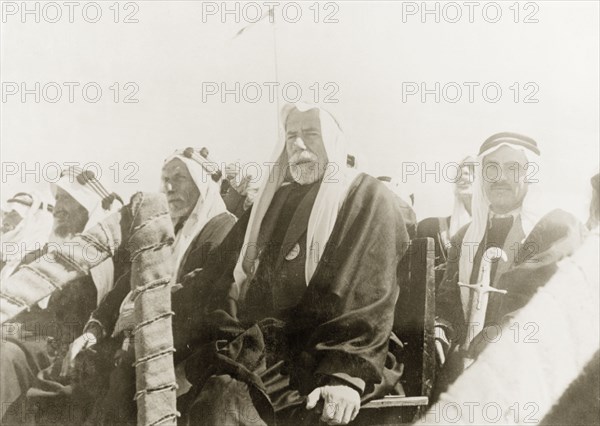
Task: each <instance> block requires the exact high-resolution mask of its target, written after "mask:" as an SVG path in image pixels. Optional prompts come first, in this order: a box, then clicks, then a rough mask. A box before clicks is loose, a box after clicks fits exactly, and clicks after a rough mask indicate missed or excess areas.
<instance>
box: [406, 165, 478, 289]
mask: <svg viewBox="0 0 600 426" xmlns="http://www.w3.org/2000/svg"><path fill="white" fill-rule="evenodd" d="M474 163H475V159H474V158H471V157H466V158H465V159H463V160H462V161H461V162H460V163H459V174H458V176H457V179H456V182H455V184H454V207H453V209H452V215H450V216H445V217H428V218H426V219H423V220H422V221H420V222H419V224H418V225H417V238H426V237H429V238H433V239H434V241H435V284H436V288H437V287H438V286H439V284H440V282H441V281H442V278H443V277H444V270H445V269H444V268H445V264H446V261H447V258H448V248H449V247H450V240H451V239H452V238H453V237H454V236H455V235H456V233H457V232H458V231H459V230H460V229H461V228H462V227H463V226H465V225H466V224H467V223H469V222H470V221H471V199H472V198H473V165H474Z"/></svg>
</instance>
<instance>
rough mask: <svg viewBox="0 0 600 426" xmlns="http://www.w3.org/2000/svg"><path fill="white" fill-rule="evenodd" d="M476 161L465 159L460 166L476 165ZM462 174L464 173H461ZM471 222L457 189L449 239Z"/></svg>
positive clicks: (469, 158)
mask: <svg viewBox="0 0 600 426" xmlns="http://www.w3.org/2000/svg"><path fill="white" fill-rule="evenodd" d="M474 162H475V160H474V159H473V158H471V157H466V158H464V159H463V160H462V161H461V162H460V163H459V166H460V167H461V169H462V167H464V166H467V165H470V164H472V163H474ZM460 173H462V171H460ZM473 177H474V176H473V175H471V182H473V180H472V179H473ZM470 221H471V214H470V213H469V211H468V210H467V208H466V207H465V204H464V203H463V201H462V200H461V198H460V195H459V194H457V193H456V189H455V191H454V208H453V210H452V216H450V227H449V228H448V237H449V238H448V239H450V238H452V237H453V236H454V235H455V234H456V233H457V232H458V231H459V229H460V228H462V227H463V226H465V225H466V224H467V223H469V222H470Z"/></svg>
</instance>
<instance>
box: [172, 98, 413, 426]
mask: <svg viewBox="0 0 600 426" xmlns="http://www.w3.org/2000/svg"><path fill="white" fill-rule="evenodd" d="M281 117H282V119H281V123H282V124H283V126H284V128H283V129H282V130H283V134H282V136H281V138H280V139H279V141H278V143H277V146H276V148H275V153H274V160H273V162H272V163H271V164H273V167H272V168H271V169H270V173H269V176H265V179H264V181H263V182H264V183H263V185H262V187H261V188H260V189H259V192H258V195H257V198H256V200H255V202H254V205H253V207H252V209H251V210H249V211H247V212H246V213H245V214H244V215H243V216H242V217H241V218H240V220H239V221H238V223H237V224H236V226H234V228H233V229H232V231H231V232H230V233H229V235H228V236H227V237H226V239H225V240H224V241H223V243H222V244H221V246H220V247H219V248H218V249H217V250H216V251H215V253H214V256H211V257H210V258H209V261H208V264H207V265H206V266H205V267H204V269H203V271H202V272H201V273H200V274H198V275H197V276H196V277H195V278H194V283H193V284H194V285H190V286H189V287H188V289H189V297H187V300H189V301H190V303H189V306H188V312H189V313H187V314H185V313H183V312H182V314H183V315H182V314H179V315H176V316H175V317H174V321H178V319H177V318H178V317H179V321H183V322H182V326H181V327H174V331H175V332H176V334H175V336H174V338H175V347H176V349H177V352H176V354H178V353H179V352H180V351H182V352H185V353H186V354H188V353H190V351H191V352H192V355H191V356H190V357H189V358H188V359H187V360H186V365H185V367H186V368H185V373H186V378H187V380H188V381H189V383H190V384H191V385H192V388H191V390H190V392H192V393H193V395H194V400H193V402H192V404H191V405H190V406H189V408H187V407H186V409H185V410H182V412H183V415H184V418H185V420H186V421H188V422H189V424H200V423H201V424H252V425H257V424H266V423H268V424H273V423H281V424H300V423H302V422H305V423H309V424H314V423H316V422H318V420H319V418H321V419H322V420H323V421H326V422H328V423H330V424H346V423H348V422H350V421H351V420H353V419H354V418H355V417H356V415H357V414H358V412H359V409H360V407H361V405H362V404H363V403H364V402H366V401H368V400H369V398H373V397H374V396H376V395H383V394H386V393H387V392H389V391H391V390H392V388H393V387H394V386H395V385H397V384H398V382H399V378H400V374H401V373H400V368H399V363H396V362H395V360H396V358H395V357H394V356H393V354H391V353H390V348H392V347H393V346H394V344H393V343H390V336H391V331H392V325H393V318H394V307H395V304H396V300H397V298H398V294H399V291H400V286H399V282H398V265H399V261H400V258H401V257H402V256H403V254H404V252H405V251H406V250H407V242H408V234H407V231H406V227H405V225H404V222H403V219H402V212H401V210H400V207H399V204H398V202H397V199H396V197H395V196H394V194H392V193H391V192H390V191H389V190H388V189H387V188H386V187H385V186H384V185H383V183H381V182H380V181H378V180H377V179H375V178H373V177H371V176H368V175H367V174H364V173H360V172H358V171H357V170H356V169H352V168H350V167H348V166H347V157H348V150H349V148H348V144H347V143H346V141H345V140H344V135H343V133H342V130H341V128H340V126H339V124H338V122H337V121H336V120H335V119H334V118H333V116H332V115H331V114H330V113H329V112H327V111H326V110H324V109H322V108H318V107H314V106H311V105H303V104H296V105H289V104H288V105H286V106H285V107H284V108H283V110H282V116H281ZM180 329H188V330H191V331H193V333H194V334H193V335H189V334H187V335H178V334H177V330H180ZM190 348H191V349H190ZM182 408H184V407H180V410H181V409H182Z"/></svg>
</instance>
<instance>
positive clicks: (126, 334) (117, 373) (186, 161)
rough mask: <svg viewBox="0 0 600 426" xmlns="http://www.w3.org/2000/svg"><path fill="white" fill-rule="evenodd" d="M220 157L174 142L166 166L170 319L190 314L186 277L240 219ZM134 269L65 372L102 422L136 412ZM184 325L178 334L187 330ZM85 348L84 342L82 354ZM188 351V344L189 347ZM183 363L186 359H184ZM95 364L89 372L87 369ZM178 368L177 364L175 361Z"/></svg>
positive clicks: (98, 313) (121, 420)
mask: <svg viewBox="0 0 600 426" xmlns="http://www.w3.org/2000/svg"><path fill="white" fill-rule="evenodd" d="M214 166H215V163H213V162H211V161H210V160H207V159H206V158H205V157H204V156H203V155H202V152H200V151H198V150H195V149H193V148H186V149H183V150H177V151H176V152H175V153H174V154H172V155H171V156H169V157H168V158H167V159H166V160H165V162H164V165H163V168H162V177H161V179H162V187H161V191H162V192H164V193H165V195H166V196H167V201H168V203H169V213H170V215H171V219H172V221H173V225H174V229H175V242H174V244H173V253H172V257H171V260H172V262H173V265H175V267H174V271H175V272H174V274H173V276H172V279H171V286H172V301H171V303H172V309H173V311H174V312H175V317H174V319H173V327H174V328H179V327H180V325H179V324H180V323H183V322H184V321H185V319H186V318H185V313H183V312H182V311H184V310H183V309H182V308H181V306H182V305H183V306H186V307H188V306H189V307H190V309H191V310H193V305H194V304H197V302H198V301H196V300H193V299H192V300H190V299H188V298H187V292H186V289H185V282H184V283H183V286H182V285H181V284H182V277H183V276H185V275H186V274H187V273H188V272H190V271H194V270H196V269H201V268H202V267H203V266H204V263H205V261H206V259H207V257H208V254H209V253H210V252H211V250H213V249H214V248H215V247H216V246H218V245H219V244H220V243H221V241H222V240H223V238H224V237H225V236H226V235H227V233H228V232H229V231H230V229H231V228H232V226H233V225H234V224H235V222H236V218H235V216H233V215H232V214H231V213H229V212H227V209H226V208H225V204H224V203H223V200H222V199H221V196H220V193H219V185H218V183H217V182H218V180H219V178H220V176H218V177H217V176H215V173H216V172H217V170H216V169H215V167H214ZM130 278H131V274H130V273H127V274H125V275H124V276H122V277H121V278H120V279H119V282H117V284H116V285H115V288H114V290H113V291H112V292H111V293H109V294H108V296H107V297H106V299H105V300H104V302H103V303H101V304H100V306H99V307H98V309H96V310H95V311H94V312H93V313H92V315H91V318H90V320H89V321H88V323H87V325H86V327H85V332H84V334H83V335H82V336H81V337H79V338H78V339H77V340H76V341H75V342H74V344H73V345H72V346H71V350H70V352H69V354H68V359H66V361H67V363H65V364H64V365H63V376H68V375H70V374H72V373H71V372H72V371H74V375H75V376H76V382H77V384H76V386H77V388H78V389H79V390H80V391H81V392H85V393H88V394H90V396H91V399H93V400H94V399H95V404H94V410H93V412H92V413H91V414H90V415H91V416H92V417H91V418H90V421H92V422H97V423H103V424H114V423H118V424H128V423H131V424H134V423H135V418H136V405H135V400H134V394H135V385H136V379H135V369H134V368H133V367H132V364H133V362H134V361H135V353H134V345H133V343H132V342H131V337H132V331H133V329H134V327H135V326H136V324H135V322H134V302H133V295H132V293H131V292H130V288H131V285H130ZM186 332H187V330H179V331H178V332H175V335H176V336H178V335H184V334H186ZM82 349H87V350H86V351H84V352H83V353H82V354H81V356H79V357H78V354H79V353H80V352H81V351H82ZM188 351H189V349H188ZM185 353H186V349H185V348H178V350H177V353H176V354H175V362H176V363H177V364H179V363H180V362H181V361H182V360H184V359H185ZM181 368H182V367H181ZM88 370H92V371H95V375H93V376H92V377H86V371H88ZM178 370H179V369H178ZM178 384H179V387H180V388H179V392H180V393H185V391H186V388H185V386H186V382H185V379H184V378H183V376H182V375H181V374H178Z"/></svg>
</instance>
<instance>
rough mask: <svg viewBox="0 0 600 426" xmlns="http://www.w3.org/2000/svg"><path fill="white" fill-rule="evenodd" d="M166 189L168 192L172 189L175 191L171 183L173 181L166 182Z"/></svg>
mask: <svg viewBox="0 0 600 426" xmlns="http://www.w3.org/2000/svg"><path fill="white" fill-rule="evenodd" d="M165 191H166V192H171V191H173V185H172V184H171V182H166V183H165Z"/></svg>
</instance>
